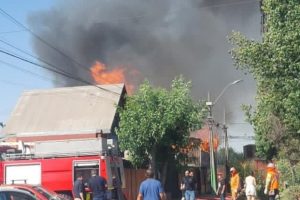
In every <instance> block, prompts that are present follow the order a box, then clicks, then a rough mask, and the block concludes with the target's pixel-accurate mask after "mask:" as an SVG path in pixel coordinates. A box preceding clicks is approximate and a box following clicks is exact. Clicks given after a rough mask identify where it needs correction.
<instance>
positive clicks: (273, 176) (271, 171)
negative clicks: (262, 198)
mask: <svg viewBox="0 0 300 200" xmlns="http://www.w3.org/2000/svg"><path fill="white" fill-rule="evenodd" d="M278 189H279V175H278V172H277V170H276V168H275V165H274V163H269V164H268V165H267V177H266V185H265V190H264V193H265V194H266V195H268V197H269V200H275V199H276V198H277V196H278V195H279V190H278Z"/></svg>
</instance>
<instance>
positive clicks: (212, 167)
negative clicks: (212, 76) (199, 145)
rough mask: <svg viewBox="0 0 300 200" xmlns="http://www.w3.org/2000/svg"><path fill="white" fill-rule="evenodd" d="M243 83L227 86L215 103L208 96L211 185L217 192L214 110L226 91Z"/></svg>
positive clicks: (233, 83)
mask: <svg viewBox="0 0 300 200" xmlns="http://www.w3.org/2000/svg"><path fill="white" fill-rule="evenodd" d="M241 81H242V80H235V81H233V82H232V83H229V84H228V85H226V86H225V87H224V88H223V90H222V91H221V93H220V94H219V95H218V96H217V98H216V99H215V101H210V98H209V96H208V101H207V102H206V106H207V108H208V116H207V122H208V127H209V154H210V183H211V186H212V189H213V190H214V191H215V192H216V190H217V181H216V178H217V177H216V167H215V156H214V147H213V145H214V144H213V137H214V134H213V125H214V119H213V116H212V108H213V106H214V105H215V104H216V103H217V102H218V100H219V99H220V98H221V96H222V95H223V94H224V93H225V92H226V90H227V89H228V88H230V87H231V86H233V85H236V84H237V83H240V82H241ZM226 133H227V129H226ZM225 140H226V139H225ZM226 146H227V145H226ZM227 156H228V152H226V159H228V158H227ZM226 164H227V160H226ZM226 176H227V172H226Z"/></svg>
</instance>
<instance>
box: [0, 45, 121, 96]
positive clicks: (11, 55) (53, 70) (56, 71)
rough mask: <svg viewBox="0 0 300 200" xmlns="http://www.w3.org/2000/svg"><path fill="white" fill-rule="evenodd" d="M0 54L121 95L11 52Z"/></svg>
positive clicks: (2, 51) (0, 50) (0, 51)
mask: <svg viewBox="0 0 300 200" xmlns="http://www.w3.org/2000/svg"><path fill="white" fill-rule="evenodd" d="M0 53H3V54H6V55H8V56H10V57H13V58H17V59H19V60H22V61H24V62H27V63H30V64H32V65H35V66H37V67H40V68H44V69H46V70H48V71H51V72H54V73H56V74H59V75H61V76H65V77H67V78H70V79H73V80H76V81H79V82H82V83H85V84H88V85H91V86H94V87H97V88H99V89H101V90H104V91H106V92H110V93H115V94H117V95H120V94H119V93H117V92H114V91H111V90H108V89H105V88H102V87H100V86H99V85H94V84H92V83H90V82H88V81H86V80H83V79H80V78H78V77H74V76H72V75H70V74H68V73H63V72H61V71H58V70H56V69H53V68H50V67H47V66H43V65H40V64H38V63H36V62H33V61H31V60H28V59H26V58H22V57H21V56H18V55H15V54H13V53H9V52H7V51H4V50H2V49H0Z"/></svg>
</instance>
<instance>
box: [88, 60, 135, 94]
mask: <svg viewBox="0 0 300 200" xmlns="http://www.w3.org/2000/svg"><path fill="white" fill-rule="evenodd" d="M106 68H107V67H106V66H105V64H103V63H101V62H100V61H96V62H95V64H94V65H93V66H92V67H91V68H90V71H91V75H92V77H93V79H94V81H95V82H96V83H97V84H115V83H125V85H126V90H127V92H128V94H132V92H133V90H134V86H133V85H132V84H130V83H129V82H128V81H127V80H126V77H125V68H122V67H116V68H114V69H112V70H110V71H108V70H107V69H106Z"/></svg>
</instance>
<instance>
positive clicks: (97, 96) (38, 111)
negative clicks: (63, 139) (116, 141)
mask: <svg viewBox="0 0 300 200" xmlns="http://www.w3.org/2000/svg"><path fill="white" fill-rule="evenodd" d="M101 88H102V89H101ZM125 93H126V91H125V86H124V84H110V85H98V86H96V87H95V86H91V85H90V86H79V87H64V88H55V89H48V90H33V91H26V92H24V93H23V94H22V95H21V97H20V98H19V101H18V103H17V104H16V106H15V108H14V110H13V112H12V114H11V116H10V118H9V120H8V122H7V123H6V126H5V128H4V129H3V130H2V132H3V133H4V134H6V135H14V136H17V137H23V136H25V137H27V136H40V135H65V134H85V133H98V132H100V131H101V130H102V131H103V133H110V132H111V129H112V126H113V122H114V119H115V115H116V109H117V105H119V104H120V101H121V100H122V97H123V96H124V95H125Z"/></svg>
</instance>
